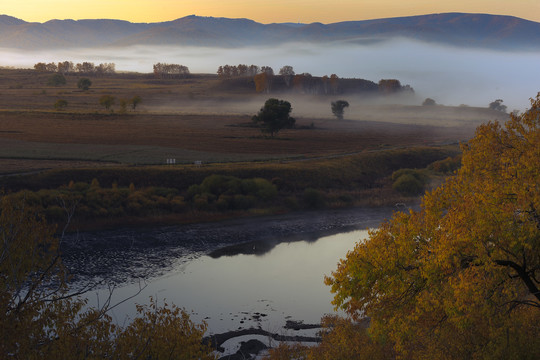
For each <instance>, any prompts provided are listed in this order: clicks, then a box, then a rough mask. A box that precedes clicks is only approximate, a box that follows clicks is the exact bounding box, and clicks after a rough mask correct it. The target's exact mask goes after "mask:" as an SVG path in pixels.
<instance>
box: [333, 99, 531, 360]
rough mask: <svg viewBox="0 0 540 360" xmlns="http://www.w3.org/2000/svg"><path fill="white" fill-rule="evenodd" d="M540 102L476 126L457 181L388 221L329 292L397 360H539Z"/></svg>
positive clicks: (351, 256) (346, 263)
mask: <svg viewBox="0 0 540 360" xmlns="http://www.w3.org/2000/svg"><path fill="white" fill-rule="evenodd" d="M539 125H540V94H539V95H538V96H537V97H536V99H531V108H530V109H529V110H528V111H527V112H525V113H523V114H522V115H519V116H514V115H511V117H510V120H509V121H508V122H507V123H506V125H505V127H502V126H500V125H499V124H498V123H488V124H485V125H482V126H480V127H479V128H478V129H477V131H476V135H475V137H474V138H473V139H472V140H471V141H470V142H469V143H468V144H467V145H465V146H463V165H462V168H461V169H460V170H459V172H458V173H457V175H456V176H455V177H452V178H450V179H449V180H447V182H446V183H445V184H443V185H442V186H441V187H439V188H438V189H436V190H434V191H433V192H431V193H429V194H426V195H425V196H424V199H423V202H422V207H421V210H419V211H410V212H409V213H396V214H394V216H393V218H392V219H391V220H390V221H388V222H385V223H383V224H382V225H381V227H380V228H379V229H377V230H374V231H372V232H370V237H369V239H368V240H366V241H365V242H362V243H359V244H357V245H356V247H355V249H354V250H352V251H350V252H349V253H348V254H347V257H346V259H344V260H341V261H340V263H339V265H338V268H337V270H336V271H335V272H333V273H332V276H330V277H327V278H326V279H325V282H326V283H327V284H328V285H330V286H331V287H332V292H333V293H334V294H335V297H334V301H333V304H334V305H335V306H336V307H337V308H342V309H344V310H345V311H346V312H347V313H348V315H350V316H351V317H352V318H353V319H360V318H363V317H368V318H370V321H371V325H370V329H369V331H370V334H371V335H372V336H373V337H374V338H375V339H378V341H380V342H390V343H392V344H393V348H394V351H395V352H396V357H397V358H403V359H409V358H410V359H412V358H414V359H424V358H425V359H428V358H429V359H434V358H439V359H528V358H530V359H537V358H540V336H539V335H540V325H539V324H540V292H539V285H540V284H539V281H540V176H539V172H540V128H539Z"/></svg>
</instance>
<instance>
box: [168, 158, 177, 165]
mask: <svg viewBox="0 0 540 360" xmlns="http://www.w3.org/2000/svg"><path fill="white" fill-rule="evenodd" d="M174 164H176V159H167V165H174Z"/></svg>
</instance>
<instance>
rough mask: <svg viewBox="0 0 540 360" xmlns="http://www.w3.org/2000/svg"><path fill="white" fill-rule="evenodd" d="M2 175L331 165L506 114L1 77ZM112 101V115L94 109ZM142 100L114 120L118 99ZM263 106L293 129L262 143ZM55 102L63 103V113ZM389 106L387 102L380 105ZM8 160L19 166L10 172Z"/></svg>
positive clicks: (452, 139)
mask: <svg viewBox="0 0 540 360" xmlns="http://www.w3.org/2000/svg"><path fill="white" fill-rule="evenodd" d="M0 75H1V76H0V95H1V96H0V158H1V159H3V160H1V161H0V173H4V174H6V173H12V172H24V171H32V170H39V169H44V168H54V167H72V166H92V165H99V166H101V165H104V164H107V163H117V164H118V163H120V164H164V163H165V162H166V159H169V158H174V159H176V161H177V163H192V162H194V161H198V160H200V161H203V162H228V161H248V160H268V159H283V158H304V157H321V156H334V155H340V154H348V153H356V152H361V151H365V150H379V149H385V148H393V147H406V146H413V145H438V144H448V143H456V142H459V141H463V140H466V139H468V138H470V137H471V136H472V135H473V132H474V128H475V127H476V126H477V125H478V124H480V123H482V122H486V121H489V120H494V119H499V120H503V119H504V118H505V116H506V115H505V114H502V113H498V112H494V111H490V110H487V109H479V108H469V107H459V108H451V107H443V106H432V107H426V106H411V105H403V104H402V105H389V104H386V105H385V104H381V101H380V99H379V100H378V101H376V102H377V104H374V102H375V101H373V102H370V101H369V100H368V99H362V98H359V97H358V98H348V101H349V102H350V103H351V107H350V108H349V109H347V110H346V113H345V120H343V121H337V120H336V119H335V118H333V117H332V115H331V113H330V106H329V104H330V101H332V100H333V98H326V97H317V98H315V97H311V96H308V95H302V94H255V93H254V92H253V93H245V91H244V93H239V92H238V91H234V89H227V88H224V87H223V86H220V82H219V80H218V79H217V78H216V77H215V76H210V75H208V76H195V77H193V78H191V79H183V80H182V79H178V80H159V79H154V78H152V77H151V76H148V75H133V76H127V75H119V76H116V77H113V78H95V79H94V78H92V82H93V85H92V87H91V88H90V90H89V91H81V90H79V89H78V88H77V86H76V82H77V80H78V77H77V76H67V84H66V85H64V86H61V87H51V86H48V85H47V80H48V78H49V77H50V76H51V74H37V73H35V72H33V71H13V70H2V71H1V72H0ZM103 94H110V95H113V96H115V97H116V99H117V101H116V105H114V106H113V111H114V112H111V111H108V110H105V108H103V107H102V106H100V105H99V98H100V96H102V95H103ZM135 95H137V96H140V97H141V98H142V103H141V105H140V106H139V107H138V108H137V109H136V111H132V110H131V109H129V110H128V111H127V114H120V113H119V110H120V107H119V105H118V103H119V99H130V98H132V97H133V96H135ZM269 97H277V98H281V99H286V100H288V101H290V102H291V104H292V106H293V112H292V114H291V115H292V116H294V117H295V118H296V119H297V128H296V129H289V130H283V131H281V132H280V133H279V134H278V137H277V138H275V139H268V138H265V137H264V136H263V135H262V134H261V132H260V131H259V129H257V128H254V127H252V126H251V121H250V119H251V116H252V115H254V114H255V113H256V112H257V110H258V109H259V108H260V107H261V106H262V105H263V104H264V101H265V100H266V99H267V98H269ZM58 99H65V100H66V101H68V106H67V108H65V109H64V110H62V111H57V110H55V109H54V107H53V104H54V103H55V101H56V100H58ZM387 100H388V101H390V100H391V99H387ZM14 160H16V162H15V163H14Z"/></svg>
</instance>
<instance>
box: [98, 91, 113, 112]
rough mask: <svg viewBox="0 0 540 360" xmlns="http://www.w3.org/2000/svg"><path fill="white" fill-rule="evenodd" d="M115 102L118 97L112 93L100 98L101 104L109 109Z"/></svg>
mask: <svg viewBox="0 0 540 360" xmlns="http://www.w3.org/2000/svg"><path fill="white" fill-rule="evenodd" d="M115 102H116V98H115V97H114V96H112V95H102V96H101V97H100V98H99V104H100V105H101V106H103V107H104V108H105V109H107V110H109V109H110V108H111V106H113V105H114V103H115Z"/></svg>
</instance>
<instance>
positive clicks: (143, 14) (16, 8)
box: [0, 0, 540, 24]
mask: <svg viewBox="0 0 540 360" xmlns="http://www.w3.org/2000/svg"><path fill="white" fill-rule="evenodd" d="M442 12H470V13H487V14H495V15H511V16H517V17H521V18H524V19H528V20H533V21H537V22H540V1H539V0H513V1H508V0H452V1H448V0H406V1H404V0H273V1H268V0H228V1H223V0H85V1H82V0H0V13H3V14H5V15H10V16H14V17H17V18H19V19H22V20H25V21H30V22H45V21H48V20H51V19H74V20H78V19H120V20H127V21H132V22H160V21H169V20H175V19H178V18H181V17H184V16H188V15H199V16H214V17H228V18H248V19H252V20H255V21H257V22H261V23H265V24H267V23H273V22H295V23H296V22H301V23H311V22H321V23H333V22H339V21H349V20H366V19H376V18H386V17H397V16H410V15H423V14H432V13H442Z"/></svg>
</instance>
